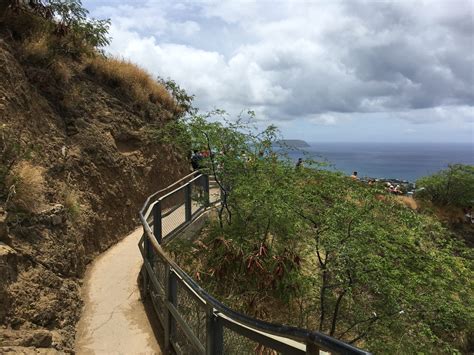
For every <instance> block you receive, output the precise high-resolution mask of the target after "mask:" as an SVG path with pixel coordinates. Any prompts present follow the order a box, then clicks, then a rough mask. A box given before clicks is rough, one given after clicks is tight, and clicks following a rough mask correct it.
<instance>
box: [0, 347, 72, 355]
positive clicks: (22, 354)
mask: <svg viewBox="0 0 474 355" xmlns="http://www.w3.org/2000/svg"><path fill="white" fill-rule="evenodd" d="M0 354H8V355H57V354H64V352H60V351H58V350H55V349H50V348H49V349H45V348H39V349H37V348H33V347H31V348H28V347H24V346H0Z"/></svg>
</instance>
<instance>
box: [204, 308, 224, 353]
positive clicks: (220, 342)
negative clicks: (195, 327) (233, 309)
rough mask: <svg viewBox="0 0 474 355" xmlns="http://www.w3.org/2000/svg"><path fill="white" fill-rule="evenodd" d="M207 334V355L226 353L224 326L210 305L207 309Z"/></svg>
mask: <svg viewBox="0 0 474 355" xmlns="http://www.w3.org/2000/svg"><path fill="white" fill-rule="evenodd" d="M206 333H207V334H206V355H222V354H223V353H224V337H223V331H222V324H221V322H219V317H218V316H216V315H215V314H214V309H213V308H212V306H211V305H209V304H208V305H207V308H206Z"/></svg>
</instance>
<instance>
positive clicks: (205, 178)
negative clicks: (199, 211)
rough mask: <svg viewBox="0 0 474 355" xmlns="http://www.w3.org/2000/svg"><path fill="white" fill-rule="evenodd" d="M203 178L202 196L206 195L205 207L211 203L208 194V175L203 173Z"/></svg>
mask: <svg viewBox="0 0 474 355" xmlns="http://www.w3.org/2000/svg"><path fill="white" fill-rule="evenodd" d="M203 178H204V186H203V187H204V196H206V201H205V204H206V207H207V206H209V205H210V204H211V196H210V195H209V175H207V174H206V175H203Z"/></svg>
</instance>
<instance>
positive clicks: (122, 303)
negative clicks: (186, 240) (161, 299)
mask: <svg viewBox="0 0 474 355" xmlns="http://www.w3.org/2000/svg"><path fill="white" fill-rule="evenodd" d="M142 233H143V228H142V227H140V228H138V229H137V230H135V231H134V232H133V233H131V234H130V235H128V236H127V237H125V238H124V239H123V240H122V241H120V242H119V243H117V244H116V245H114V246H113V247H111V248H110V249H108V250H107V251H106V252H104V253H103V254H102V255H100V256H99V257H98V258H97V259H96V260H95V261H94V262H93V263H92V264H91V265H90V266H89V268H88V270H87V272H86V275H85V278H84V284H83V291H82V292H83V298H84V304H85V305H84V310H83V314H82V317H81V319H80V320H79V323H78V324H77V334H76V353H77V354H79V355H81V354H161V350H160V347H159V345H158V342H157V341H156V338H155V335H154V334H153V330H152V328H151V325H150V321H149V320H148V318H147V315H146V313H145V308H144V306H143V303H142V301H141V298H140V292H139V290H138V284H137V277H138V274H139V272H140V268H141V266H142V263H143V260H142V257H141V255H140V251H139V249H138V241H139V239H140V237H141V234H142Z"/></svg>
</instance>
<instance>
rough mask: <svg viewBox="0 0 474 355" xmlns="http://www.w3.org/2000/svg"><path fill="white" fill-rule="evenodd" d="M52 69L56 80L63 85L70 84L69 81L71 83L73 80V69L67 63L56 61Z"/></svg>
mask: <svg viewBox="0 0 474 355" xmlns="http://www.w3.org/2000/svg"><path fill="white" fill-rule="evenodd" d="M51 69H52V71H53V75H54V77H55V78H56V80H57V81H59V82H61V83H63V84H68V83H69V81H71V78H72V70H71V68H70V67H69V66H68V65H67V63H66V62H64V61H62V60H60V59H56V60H55V61H54V62H53V64H52V65H51Z"/></svg>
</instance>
